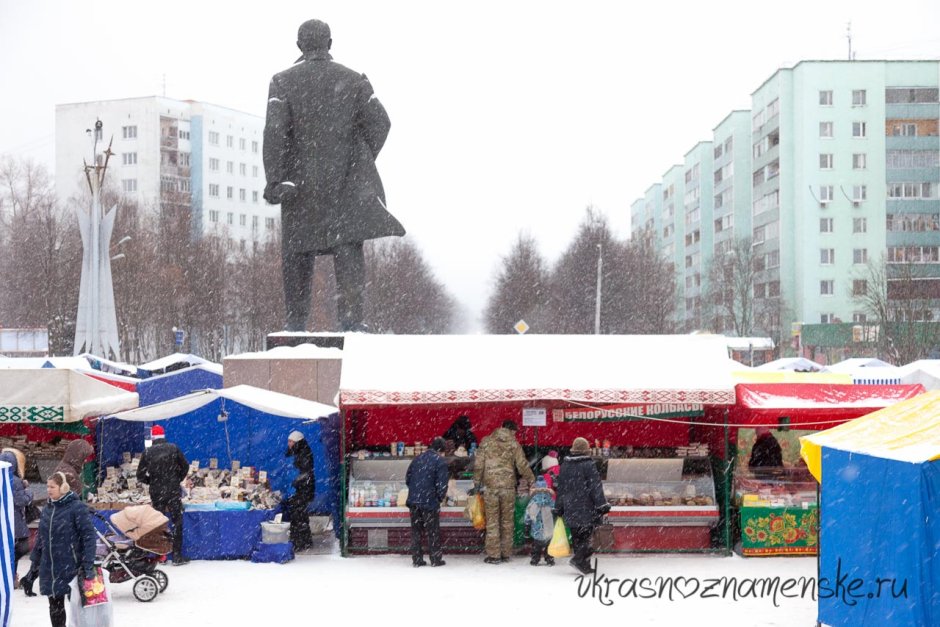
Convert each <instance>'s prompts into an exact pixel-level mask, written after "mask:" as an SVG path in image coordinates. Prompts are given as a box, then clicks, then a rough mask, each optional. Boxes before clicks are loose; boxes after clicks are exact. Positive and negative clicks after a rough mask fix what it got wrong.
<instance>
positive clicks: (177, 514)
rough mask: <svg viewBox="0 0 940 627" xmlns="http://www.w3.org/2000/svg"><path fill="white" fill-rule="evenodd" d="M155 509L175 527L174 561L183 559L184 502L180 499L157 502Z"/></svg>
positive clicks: (154, 504)
mask: <svg viewBox="0 0 940 627" xmlns="http://www.w3.org/2000/svg"><path fill="white" fill-rule="evenodd" d="M153 508H154V509H156V510H158V511H160V512H163V514H164V515H165V516H166V517H167V518H169V519H170V524H171V525H173V532H172V533H173V559H174V560H175V559H177V558H180V557H183V502H182V501H181V500H179V499H175V500H172V501H169V502H155V503H153Z"/></svg>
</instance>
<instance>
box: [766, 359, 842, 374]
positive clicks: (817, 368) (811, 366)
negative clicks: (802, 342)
mask: <svg viewBox="0 0 940 627" xmlns="http://www.w3.org/2000/svg"><path fill="white" fill-rule="evenodd" d="M754 369H755V370H795V371H798V372H823V371H825V368H823V367H822V366H821V365H819V364H817V363H816V362H815V361H811V360H809V359H806V358H805V357H781V358H780V359H774V360H773V361H768V362H767V363H766V364H761V365H760V366H755V368H754Z"/></svg>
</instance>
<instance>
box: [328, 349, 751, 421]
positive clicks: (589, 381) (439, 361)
mask: <svg viewBox="0 0 940 627" xmlns="http://www.w3.org/2000/svg"><path fill="white" fill-rule="evenodd" d="M730 370H731V369H730V368H729V363H728V349H727V343H726V339H725V337H724V336H721V335H696V336H691V335H522V336H520V335H412V336H408V335H369V334H359V333H354V334H349V335H347V336H346V340H345V345H344V347H343V369H342V373H341V375H340V403H341V404H343V405H347V406H348V405H382V404H408V403H410V404H432V403H467V402H471V403H477V402H506V401H521V400H574V401H582V402H585V403H613V402H617V403H708V404H726V405H730V404H733V403H734V382H733V381H732V378H731V372H730Z"/></svg>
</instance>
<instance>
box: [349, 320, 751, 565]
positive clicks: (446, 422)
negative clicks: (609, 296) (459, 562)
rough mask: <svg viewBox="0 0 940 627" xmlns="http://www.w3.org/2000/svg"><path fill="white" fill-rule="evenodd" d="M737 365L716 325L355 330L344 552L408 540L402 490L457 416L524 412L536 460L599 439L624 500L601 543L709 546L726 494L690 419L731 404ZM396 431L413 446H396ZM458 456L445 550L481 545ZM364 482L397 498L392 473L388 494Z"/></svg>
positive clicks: (613, 490)
mask: <svg viewBox="0 0 940 627" xmlns="http://www.w3.org/2000/svg"><path fill="white" fill-rule="evenodd" d="M729 371H730V368H729V366H728V359H727V348H726V345H725V340H724V338H723V337H721V336H548V335H534V336H413V337H412V336H366V335H363V336H359V335H352V336H349V337H348V338H347V339H346V345H345V347H344V355H343V371H342V377H341V382H340V407H341V410H342V416H343V420H344V429H343V434H344V438H345V439H344V446H343V451H344V458H343V459H344V463H345V467H344V473H343V477H344V478H345V479H346V485H345V486H344V489H345V495H346V498H345V502H346V510H345V520H346V535H345V537H344V543H343V548H344V551H346V552H351V553H364V552H403V551H406V550H407V542H406V539H407V536H406V535H405V534H406V533H407V528H408V513H407V508H405V507H402V506H401V503H400V500H401V496H402V495H401V493H400V489H399V490H396V489H395V488H396V487H399V486H400V485H401V484H400V481H401V479H402V476H401V475H402V472H403V469H405V468H407V464H408V463H409V462H410V459H411V457H412V456H413V455H414V454H416V453H418V452H420V450H421V447H422V446H426V445H427V444H429V443H430V442H431V440H432V439H433V438H434V437H435V436H439V435H442V434H443V433H444V431H445V430H446V429H447V427H448V426H450V424H451V423H452V422H453V421H454V420H455V419H456V418H457V417H458V416H460V415H467V416H470V418H471V420H472V424H473V431H474V433H475V434H476V436H477V437H478V438H480V439H482V437H484V436H486V435H488V434H489V433H490V432H491V431H493V430H494V429H496V428H497V427H499V426H500V424H501V423H502V422H503V421H504V420H507V419H511V420H514V421H516V422H517V423H518V424H520V426H521V428H520V430H519V432H518V434H517V437H518V439H519V441H520V442H521V443H522V444H523V446H524V448H525V450H526V452H527V454H528V455H529V456H530V459H531V460H532V461H533V463H534V462H535V461H537V460H538V459H539V458H540V457H541V455H543V454H544V453H545V452H546V451H547V450H548V448H549V447H550V448H555V449H559V450H562V451H564V450H566V449H567V447H568V446H570V444H571V442H572V441H573V440H574V438H575V437H579V436H580V437H585V438H587V439H588V440H589V441H590V442H592V443H594V444H595V447H594V449H595V450H594V453H595V462H596V464H597V465H598V469H599V471H600V472H601V476H602V478H603V479H604V481H605V492H607V493H608V498H610V499H613V500H615V502H616V504H615V506H614V508H613V510H612V512H611V515H610V520H611V526H610V528H606V529H605V530H604V533H601V534H599V535H598V536H596V537H595V542H596V543H597V544H598V545H599V548H601V549H604V550H662V549H680V550H681V549H695V550H702V549H704V550H707V549H709V548H711V547H712V546H713V544H714V543H713V541H712V535H713V534H712V529H713V528H714V527H715V526H716V525H717V524H718V522H719V517H720V513H719V510H720V507H719V505H720V504H719V502H718V495H717V493H716V490H715V479H714V477H713V474H712V469H711V465H710V462H709V459H708V457H707V454H708V452H707V451H706V450H705V449H704V448H701V447H697V446H694V441H693V440H691V439H690V433H691V429H690V423H689V420H690V418H695V417H698V416H701V415H702V414H703V413H704V411H705V407H714V406H728V405H730V404H731V403H732V402H733V400H734V394H733V385H732V383H731V378H730V372H729ZM524 413H526V416H534V418H531V419H530V418H527V417H525V416H524V415H523V414H524ZM397 442H401V443H403V444H404V447H398V446H396V447H395V448H394V449H393V448H392V446H393V443H397ZM393 451H394V453H393ZM400 454H401V457H402V458H401V459H397V458H398V457H399V455H400ZM692 457H696V458H697V459H694V460H693V459H691V458H692ZM686 458H689V459H686ZM448 459H449V460H451V458H448ZM457 459H460V458H459V457H457V456H455V458H454V459H453V460H451V478H452V480H453V481H454V483H453V485H452V490H451V493H452V495H453V504H451V503H445V506H444V508H443V509H442V514H441V516H442V521H445V522H442V541H443V543H444V545H445V547H446V549H445V550H448V551H455V550H465V551H479V550H480V548H481V547H482V534H481V533H480V532H477V531H475V530H473V529H472V527H470V523H469V521H467V520H466V519H465V518H463V517H462V513H463V509H464V508H463V506H462V505H461V504H462V503H463V502H464V501H465V499H466V490H465V488H468V487H469V482H468V481H467V480H468V478H469V472H470V470H471V468H470V465H469V464H467V463H464V462H458V461H456V460H457ZM370 460H377V461H380V462H398V463H396V464H378V463H376V462H373V461H370ZM631 460H656V461H658V462H662V463H661V464H660V465H659V466H658V467H657V466H656V464H652V463H631ZM467 461H471V462H472V459H470V460H467ZM620 462H624V463H620ZM372 463H375V464H376V465H375V472H371V471H368V472H369V474H370V475H371V478H369V479H365V478H364V475H363V473H365V472H367V471H366V469H367V468H371V467H370V466H369V464H372ZM363 481H370V482H391V484H390V485H388V488H387V491H388V493H389V497H390V498H389V499H388V500H386V499H385V498H384V488H385V483H383V484H382V487H383V494H382V496H381V497H377V498H376V499H375V500H374V501H373V500H372V499H367V503H368V504H367V505H365V506H363V505H361V504H360V502H359V499H358V498H357V496H356V495H357V494H359V493H360V492H361V489H362V488H363V487H364V486H363V485H362V482H363ZM376 492H378V489H377V488H376ZM525 494H526V493H525V492H524V491H523V492H522V493H521V494H520V497H521V498H525V497H524V495H525ZM392 495H394V496H395V497H396V499H395V501H396V502H395V505H394V506H393V505H392V504H391V500H392V499H391V496H392ZM376 501H377V504H375V502H376ZM517 507H518V504H517ZM520 539H521V538H520Z"/></svg>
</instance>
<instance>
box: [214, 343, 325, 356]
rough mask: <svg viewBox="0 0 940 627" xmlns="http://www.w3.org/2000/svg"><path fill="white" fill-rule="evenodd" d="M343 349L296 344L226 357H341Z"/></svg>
mask: <svg viewBox="0 0 940 627" xmlns="http://www.w3.org/2000/svg"><path fill="white" fill-rule="evenodd" d="M342 358H343V351H342V350H340V349H339V348H323V347H320V346H316V345H315V344H298V345H297V346H277V347H275V348H272V349H269V350H266V351H258V352H256V353H239V354H238V355H229V356H228V357H226V359H342Z"/></svg>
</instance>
